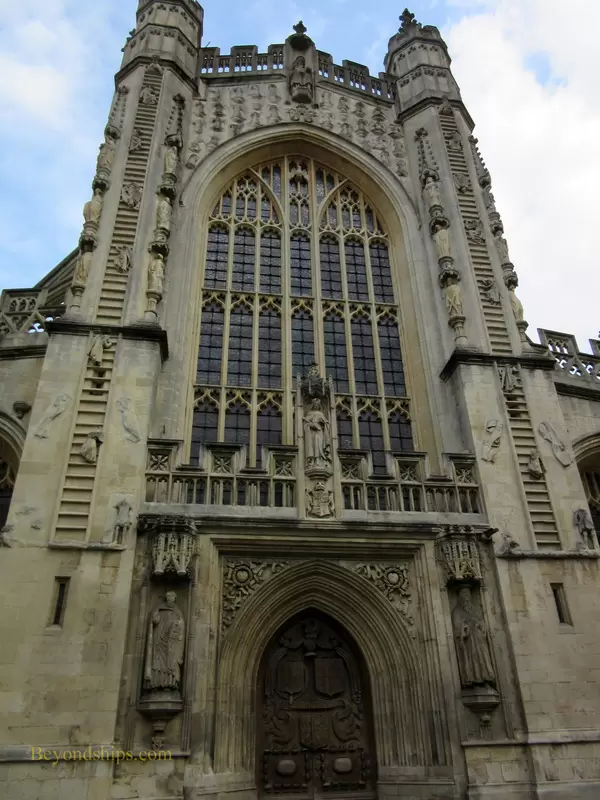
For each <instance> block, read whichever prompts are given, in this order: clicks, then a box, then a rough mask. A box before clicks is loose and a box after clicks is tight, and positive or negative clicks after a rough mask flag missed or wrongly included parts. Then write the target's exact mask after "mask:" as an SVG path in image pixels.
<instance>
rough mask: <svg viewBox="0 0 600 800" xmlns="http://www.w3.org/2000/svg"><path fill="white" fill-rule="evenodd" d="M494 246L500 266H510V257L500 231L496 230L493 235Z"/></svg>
mask: <svg viewBox="0 0 600 800" xmlns="http://www.w3.org/2000/svg"><path fill="white" fill-rule="evenodd" d="M494 244H495V245H496V250H497V252H498V258H499V259H500V263H501V264H510V256H509V255H508V244H507V242H506V239H505V238H504V236H502V231H501V230H496V232H495V234H494Z"/></svg>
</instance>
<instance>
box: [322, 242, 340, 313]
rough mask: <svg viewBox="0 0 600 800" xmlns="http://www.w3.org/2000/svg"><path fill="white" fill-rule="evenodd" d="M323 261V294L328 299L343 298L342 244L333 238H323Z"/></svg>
mask: <svg viewBox="0 0 600 800" xmlns="http://www.w3.org/2000/svg"><path fill="white" fill-rule="evenodd" d="M319 251H320V261H321V292H322V294H323V297H326V298H334V299H337V298H341V297H342V266H341V262H340V243H339V240H338V239H337V238H335V237H333V236H322V237H321V241H320V243H319Z"/></svg>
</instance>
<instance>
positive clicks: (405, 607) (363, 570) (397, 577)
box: [354, 564, 415, 635]
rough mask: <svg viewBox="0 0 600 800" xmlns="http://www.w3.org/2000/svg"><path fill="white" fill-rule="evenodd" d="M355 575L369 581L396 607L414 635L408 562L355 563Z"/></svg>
mask: <svg viewBox="0 0 600 800" xmlns="http://www.w3.org/2000/svg"><path fill="white" fill-rule="evenodd" d="M354 571H355V572H356V573H357V575H360V576H361V577H362V578H365V579H366V580H368V581H370V582H371V583H372V584H373V585H374V586H375V587H376V588H377V589H378V590H379V591H380V592H382V594H384V595H385V596H386V597H387V599H388V600H389V601H390V602H391V603H392V604H393V605H394V606H395V607H396V608H397V609H398V611H399V613H400V614H401V615H402V618H403V619H404V621H405V622H406V624H407V625H408V626H409V628H410V629H411V633H412V635H415V631H414V625H415V618H414V615H413V613H412V596H411V591H410V578H409V565H408V564H356V565H355V567H354Z"/></svg>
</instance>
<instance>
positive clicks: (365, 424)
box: [358, 409, 386, 475]
mask: <svg viewBox="0 0 600 800" xmlns="http://www.w3.org/2000/svg"><path fill="white" fill-rule="evenodd" d="M358 432H359V436H360V448H361V450H370V451H371V458H372V460H373V473H374V474H376V475H382V474H385V472H386V462H385V439H384V436H383V425H382V423H381V418H380V417H379V415H378V414H376V413H375V412H374V411H371V410H370V409H367V410H366V411H362V412H361V413H360V414H359V415H358Z"/></svg>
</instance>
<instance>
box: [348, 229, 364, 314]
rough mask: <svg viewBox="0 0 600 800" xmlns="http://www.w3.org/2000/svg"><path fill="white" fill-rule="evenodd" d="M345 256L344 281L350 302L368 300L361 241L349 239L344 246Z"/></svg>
mask: <svg viewBox="0 0 600 800" xmlns="http://www.w3.org/2000/svg"><path fill="white" fill-rule="evenodd" d="M344 251H345V254H346V280H347V281H348V297H349V299H350V300H368V299H369V285H368V283H367V264H366V260H365V246H364V243H363V242H362V241H356V240H355V239H350V240H347V241H346V244H345V246H344Z"/></svg>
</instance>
